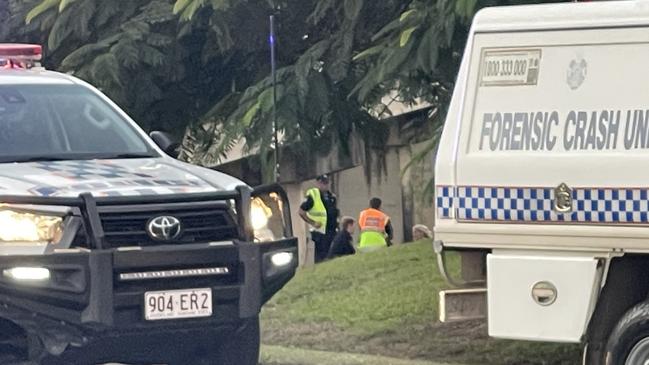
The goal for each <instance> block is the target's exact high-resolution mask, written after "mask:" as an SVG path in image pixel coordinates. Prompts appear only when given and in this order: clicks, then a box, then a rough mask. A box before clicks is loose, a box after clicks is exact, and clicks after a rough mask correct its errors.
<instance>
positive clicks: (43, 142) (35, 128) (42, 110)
mask: <svg viewBox="0 0 649 365" xmlns="http://www.w3.org/2000/svg"><path fill="white" fill-rule="evenodd" d="M153 156H158V154H157V153H156V152H155V151H154V150H153V149H152V148H151V147H150V146H149V145H148V144H147V143H146V142H145V141H144V139H143V138H142V137H141V136H140V135H139V134H138V133H137V132H136V130H135V129H134V128H133V127H132V126H131V124H130V123H128V122H127V121H126V120H125V119H124V118H123V117H122V116H121V115H119V114H118V113H117V111H116V110H115V109H113V108H112V107H111V106H110V105H108V104H107V103H106V102H105V101H104V100H102V99H101V98H100V97H99V96H97V95H96V94H95V93H93V92H92V91H91V90H89V89H88V88H86V87H84V86H79V85H0V162H22V161H42V160H79V159H101V158H132V157H153Z"/></svg>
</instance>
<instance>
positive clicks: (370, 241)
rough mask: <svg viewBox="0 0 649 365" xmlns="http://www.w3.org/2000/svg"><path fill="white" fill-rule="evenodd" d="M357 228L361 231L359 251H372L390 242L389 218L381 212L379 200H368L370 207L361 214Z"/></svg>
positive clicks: (390, 226)
mask: <svg viewBox="0 0 649 365" xmlns="http://www.w3.org/2000/svg"><path fill="white" fill-rule="evenodd" d="M358 226H359V227H360V229H361V236H360V242H359V250H360V251H373V250H376V249H379V248H382V247H386V246H388V245H389V244H388V242H390V241H391V240H392V225H391V224H390V217H388V216H387V214H385V213H383V212H382V211H381V199H379V198H376V197H375V198H372V199H370V207H369V208H368V209H365V210H364V211H362V212H361V214H360V216H359V218H358ZM386 238H387V239H388V240H387V241H386Z"/></svg>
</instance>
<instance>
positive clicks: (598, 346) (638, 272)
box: [584, 255, 649, 365]
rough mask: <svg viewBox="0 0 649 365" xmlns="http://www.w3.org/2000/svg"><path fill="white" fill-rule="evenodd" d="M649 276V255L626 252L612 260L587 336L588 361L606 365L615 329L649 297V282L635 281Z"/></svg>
mask: <svg viewBox="0 0 649 365" xmlns="http://www.w3.org/2000/svg"><path fill="white" fill-rule="evenodd" d="M647 275H649V255H625V256H622V257H618V258H614V259H613V260H612V261H611V264H610V268H609V271H608V276H607V279H606V283H605V285H604V287H603V288H602V291H601V293H600V296H599V299H598V301H597V305H596V306H595V310H594V312H593V315H592V316H591V318H590V321H589V324H588V329H587V332H586V335H585V338H584V342H585V343H586V344H587V346H586V347H585V354H584V364H589V365H604V364H605V356H606V344H607V341H608V338H609V336H610V334H611V333H612V332H613V329H614V328H615V326H616V325H617V324H618V322H619V320H620V319H621V318H622V316H624V314H625V313H626V312H627V311H628V310H629V309H631V308H632V307H633V306H635V305H636V304H638V303H641V302H643V301H645V300H647V299H648V294H649V281H644V280H634V279H635V278H641V277H647ZM630 278H631V280H630Z"/></svg>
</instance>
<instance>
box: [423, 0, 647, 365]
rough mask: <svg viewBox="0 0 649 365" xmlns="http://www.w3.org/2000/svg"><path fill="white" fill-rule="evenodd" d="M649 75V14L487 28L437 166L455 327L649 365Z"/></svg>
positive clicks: (592, 360)
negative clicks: (452, 263)
mask: <svg viewBox="0 0 649 365" xmlns="http://www.w3.org/2000/svg"><path fill="white" fill-rule="evenodd" d="M648 65H649V2H646V1H615V2H588V3H564V4H551V5H531V6H513V7H496V8H487V9H483V10H482V11H480V12H479V13H478V14H477V15H476V17H475V19H474V21H473V24H472V27H471V31H470V35H469V38H468V42H467V46H466V50H465V53H464V57H463V60H462V63H461V67H460V72H459V75H458V78H457V84H456V88H455V90H454V93H453V97H452V101H451V104H450V106H449V111H448V115H447V118H446V124H445V127H444V131H443V134H442V137H441V142H440V147H439V151H438V154H437V158H436V172H435V179H436V182H435V183H436V198H435V202H436V213H437V216H436V223H435V244H434V246H435V249H436V251H437V253H438V258H439V261H440V263H441V265H440V266H441V269H442V272H443V273H444V275H446V276H447V277H448V278H449V281H451V282H452V283H454V284H455V285H456V286H457V287H458V288H459V289H455V290H449V291H445V292H443V293H442V294H441V295H440V297H441V299H442V300H441V302H440V303H441V307H442V308H441V309H442V310H441V316H442V319H443V320H453V319H460V318H469V317H479V316H481V315H486V317H487V318H488V327H489V334H490V336H493V337H497V338H507V339H521V340H532V341H552V342H572V343H582V344H583V345H584V360H583V361H584V364H588V365H598V364H607V365H622V364H627V365H635V364H649V66H648ZM449 252H458V253H459V255H460V256H461V261H462V277H461V278H453V277H450V275H449V274H448V272H449V270H447V267H446V266H447V265H446V260H445V258H446V255H447V254H448V253H449Z"/></svg>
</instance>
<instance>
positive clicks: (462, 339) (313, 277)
mask: <svg viewBox="0 0 649 365" xmlns="http://www.w3.org/2000/svg"><path fill="white" fill-rule="evenodd" d="M451 265H452V266H454V267H456V268H457V266H458V263H457V262H452V263H451ZM445 287H446V284H445V283H444V281H443V279H442V278H441V276H440V275H439V271H438V270H437V266H436V262H435V259H434V254H433V252H432V247H431V245H430V242H419V243H413V244H408V245H401V246H396V247H391V248H389V249H385V250H382V251H378V252H373V253H369V254H364V255H356V256H352V257H345V258H340V259H336V260H333V261H330V262H327V263H324V264H320V265H318V266H316V267H315V268H309V269H303V270H300V271H299V272H298V274H297V275H296V277H295V278H294V279H293V280H292V281H291V282H290V283H289V284H288V285H287V286H286V287H285V288H284V289H283V290H282V291H281V292H280V293H279V294H278V295H277V296H276V297H275V298H274V299H273V300H271V301H270V302H269V303H268V304H267V305H266V306H265V309H264V310H263V312H262V340H263V342H264V343H265V344H268V345H280V346H290V347H298V348H308V349H315V350H323V351H332V352H352V353H363V354H373V355H382V356H389V357H395V358H410V359H424V360H434V361H439V362H449V363H465V364H494V365H496V364H497V365H506V364H512V365H514V364H515V365H523V364H529V365H531V364H538V365H556V364H577V363H579V347H578V346H576V345H553V344H543V343H530V342H518V341H505V340H494V339H490V338H488V337H487V327H486V323H485V322H484V321H469V322H461V323H451V324H445V323H439V322H438V320H437V300H438V295H437V293H438V291H439V290H440V289H443V288H445Z"/></svg>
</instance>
